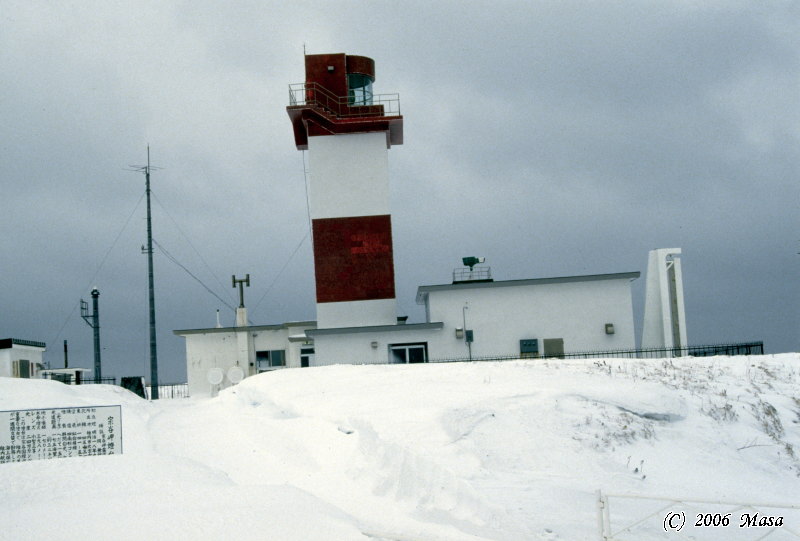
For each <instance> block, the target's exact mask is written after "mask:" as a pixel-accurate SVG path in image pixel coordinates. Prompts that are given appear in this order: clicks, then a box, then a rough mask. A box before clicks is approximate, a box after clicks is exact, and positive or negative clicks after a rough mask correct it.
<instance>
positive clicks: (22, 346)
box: [0, 338, 46, 378]
mask: <svg viewBox="0 0 800 541" xmlns="http://www.w3.org/2000/svg"><path fill="white" fill-rule="evenodd" d="M45 351H46V346H45V343H44V342H34V341H32V340H19V339H17V338H4V339H2V340H0V377H6V378H37V377H39V373H40V372H41V371H42V362H43V361H42V357H43V356H44V352H45Z"/></svg>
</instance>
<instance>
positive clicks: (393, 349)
mask: <svg viewBox="0 0 800 541" xmlns="http://www.w3.org/2000/svg"><path fill="white" fill-rule="evenodd" d="M389 362H390V363H391V364H408V363H427V362H428V343H427V342H421V343H418V344H392V345H390V346H389Z"/></svg>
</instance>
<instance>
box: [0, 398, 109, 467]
mask: <svg viewBox="0 0 800 541" xmlns="http://www.w3.org/2000/svg"><path fill="white" fill-rule="evenodd" d="M121 453H122V408H121V407H120V406H81V407H74V408H47V409H31V410H15V411H0V464H2V463H5V462H23V461H26V460H43V459H48V458H65V457H73V456H93V455H115V454H121Z"/></svg>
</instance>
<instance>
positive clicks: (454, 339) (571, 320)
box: [306, 272, 639, 365]
mask: <svg viewBox="0 0 800 541" xmlns="http://www.w3.org/2000/svg"><path fill="white" fill-rule="evenodd" d="M638 277H639V273H638V272H629V273H620V274H601V275H592V276H570V277H562V278H539V279H529V280H506V281H497V282H495V281H483V280H481V281H464V282H455V283H452V284H443V285H431V286H420V287H419V289H418V290H417V304H421V305H424V306H425V314H426V317H425V319H426V321H425V323H419V324H408V325H403V324H397V325H380V326H359V327H346V328H325V329H313V330H308V331H306V335H307V336H309V337H311V338H313V339H314V347H315V349H316V352H317V356H316V359H315V363H314V364H316V365H325V364H336V363H358V364H361V363H405V362H426V361H428V360H439V359H441V360H445V359H477V358H482V357H484V358H485V357H497V356H527V357H538V356H540V355H556V356H557V355H560V354H563V353H564V352H585V351H608V350H614V349H634V348H635V346H636V344H635V332H634V324H633V306H632V297H631V285H630V283H631V281H632V280H635V279H636V278H638Z"/></svg>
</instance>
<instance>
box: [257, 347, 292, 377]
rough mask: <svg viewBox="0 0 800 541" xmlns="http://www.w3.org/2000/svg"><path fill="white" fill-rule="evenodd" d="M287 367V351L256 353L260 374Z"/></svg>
mask: <svg viewBox="0 0 800 541" xmlns="http://www.w3.org/2000/svg"><path fill="white" fill-rule="evenodd" d="M284 366H286V351H285V350H283V349H273V350H269V351H256V369H257V370H258V371H259V372H264V371H266V370H272V369H274V368H281V367H284Z"/></svg>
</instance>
